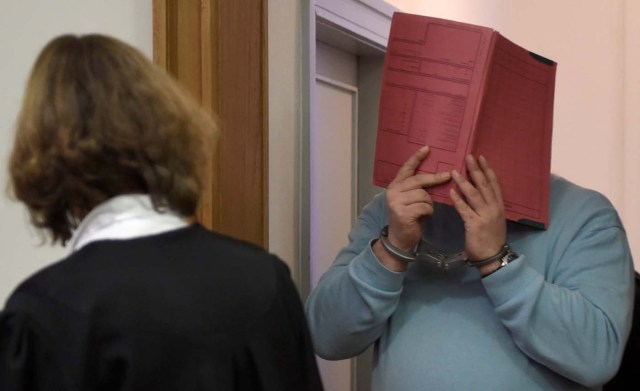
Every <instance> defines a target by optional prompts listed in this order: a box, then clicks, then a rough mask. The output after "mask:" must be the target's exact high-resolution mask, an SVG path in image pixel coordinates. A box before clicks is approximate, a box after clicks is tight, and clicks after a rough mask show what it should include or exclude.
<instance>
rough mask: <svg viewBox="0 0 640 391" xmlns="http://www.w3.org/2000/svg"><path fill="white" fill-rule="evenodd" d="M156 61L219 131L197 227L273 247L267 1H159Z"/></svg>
mask: <svg viewBox="0 0 640 391" xmlns="http://www.w3.org/2000/svg"><path fill="white" fill-rule="evenodd" d="M153 59H154V62H155V63H156V64H158V65H160V66H161V67H163V68H164V69H166V70H167V71H168V72H169V73H170V74H172V75H173V76H174V77H175V78H176V79H177V80H178V82H179V83H181V84H182V85H183V86H184V87H185V88H186V89H187V90H188V91H189V92H191V93H192V94H193V96H194V97H195V98H196V99H198V101H199V102H201V103H202V105H203V106H204V108H205V109H206V110H207V111H208V112H210V113H211V114H212V115H213V117H214V118H215V119H216V120H217V122H218V126H219V129H220V138H219V142H218V146H217V148H216V150H215V151H213V153H214V158H213V159H212V161H213V163H212V165H211V167H209V170H208V172H209V175H208V176H207V181H206V186H205V189H204V191H203V195H202V198H201V205H200V208H199V210H198V214H197V219H198V221H199V222H201V223H202V224H203V225H204V226H206V227H208V228H210V229H213V230H215V231H218V232H221V233H224V234H227V235H230V236H233V237H236V238H239V239H243V240H247V241H249V242H252V243H254V244H257V245H259V246H261V247H263V248H266V247H267V245H268V203H267V195H268V107H267V102H268V100H267V97H268V95H267V77H268V75H267V70H268V68H267V0H234V1H227V0H153Z"/></svg>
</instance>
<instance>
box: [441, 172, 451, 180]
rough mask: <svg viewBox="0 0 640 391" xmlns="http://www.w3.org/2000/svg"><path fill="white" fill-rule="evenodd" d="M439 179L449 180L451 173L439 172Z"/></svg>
mask: <svg viewBox="0 0 640 391" xmlns="http://www.w3.org/2000/svg"><path fill="white" fill-rule="evenodd" d="M440 178H442V179H449V178H451V173H449V172H441V173H440Z"/></svg>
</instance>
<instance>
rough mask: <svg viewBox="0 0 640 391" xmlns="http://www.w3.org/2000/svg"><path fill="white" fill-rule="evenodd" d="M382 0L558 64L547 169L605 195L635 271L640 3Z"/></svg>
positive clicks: (639, 248)
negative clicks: (474, 29)
mask: <svg viewBox="0 0 640 391" xmlns="http://www.w3.org/2000/svg"><path fill="white" fill-rule="evenodd" d="M387 2H388V3H390V4H392V5H394V6H396V7H397V8H398V9H401V10H403V11H405V12H409V13H415V14H423V15H429V16H435V17H441V18H445V19H453V20H457V21H461V22H467V23H474V24H480V25H483V26H487V27H492V28H494V29H496V30H498V31H500V33H502V34H503V35H505V36H506V37H507V38H509V39H510V40H512V41H514V42H516V43H518V44H519V45H521V46H524V47H525V48H527V49H529V50H531V51H534V52H536V53H538V54H541V55H543V56H545V57H549V58H551V59H553V60H555V61H556V62H557V63H558V73H557V75H556V96H555V110H554V130H553V131H554V134H553V147H552V149H553V152H552V162H551V169H552V171H553V172H555V173H558V174H560V175H562V176H564V177H566V178H568V179H570V180H572V181H573V182H575V183H577V184H579V185H582V186H586V187H589V188H592V189H595V190H598V191H600V192H602V193H603V194H605V195H606V196H607V197H608V198H609V199H610V200H611V202H612V203H613V204H614V205H615V206H616V208H617V209H618V212H619V213H620V215H621V217H622V219H623V222H624V224H625V226H626V229H627V234H628V237H629V240H630V242H631V246H632V252H633V254H635V258H636V259H635V263H636V269H639V270H640V206H639V205H638V204H639V203H638V202H637V196H638V194H639V193H640V157H639V155H640V135H639V134H638V132H639V131H640V114H639V113H640V77H639V71H640V28H639V27H638V22H640V1H638V0H562V1H557V0H536V1H531V0H387Z"/></svg>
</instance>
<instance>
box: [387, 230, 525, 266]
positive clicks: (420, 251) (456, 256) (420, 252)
mask: <svg viewBox="0 0 640 391" xmlns="http://www.w3.org/2000/svg"><path fill="white" fill-rule="evenodd" d="M379 240H380V244H382V247H384V249H385V250H387V251H388V252H389V253H390V254H392V255H393V256H394V257H395V258H396V259H398V260H401V261H403V262H407V263H408V262H414V261H418V262H423V263H427V264H429V265H432V266H434V267H437V268H439V269H443V270H451V269H456V268H458V267H461V266H463V265H467V266H469V267H480V266H483V265H487V264H489V263H492V262H495V261H498V260H499V261H500V266H499V268H502V267H503V266H506V265H507V264H508V263H509V262H511V261H513V260H514V259H516V258H517V257H518V254H516V253H515V252H513V251H512V250H511V247H509V245H508V244H507V243H505V244H504V245H503V246H502V248H501V249H500V251H499V252H498V253H497V254H496V255H494V256H492V257H489V258H487V259H483V260H479V261H470V260H469V258H468V257H467V253H466V252H465V251H459V252H454V253H447V252H445V251H442V250H438V249H436V248H434V247H432V246H431V245H429V244H428V243H427V242H425V241H424V240H420V242H419V243H418V244H417V245H416V247H415V249H414V251H413V252H410V253H409V252H406V251H403V250H400V249H399V248H397V247H395V246H394V245H392V244H391V243H390V242H389V226H388V225H385V226H384V227H383V228H382V230H381V231H380V237H379Z"/></svg>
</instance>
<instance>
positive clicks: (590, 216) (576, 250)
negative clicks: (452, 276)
mask: <svg viewBox="0 0 640 391" xmlns="http://www.w3.org/2000/svg"><path fill="white" fill-rule="evenodd" d="M592 201H593V200H592ZM596 201H598V200H596ZM580 208H581V209H582V210H583V211H585V210H586V211H589V212H587V213H584V212H583V213H578V212H577V211H576V210H574V211H573V212H575V213H574V214H573V218H567V219H566V220H567V222H566V223H562V224H560V225H561V226H560V227H556V228H560V229H557V231H556V232H557V235H554V236H557V238H556V240H555V242H554V243H553V245H550V246H549V248H548V249H546V250H544V249H540V251H539V252H538V253H535V254H533V253H531V254H524V255H523V256H521V257H520V258H519V259H517V260H515V261H514V262H513V264H512V265H511V264H510V265H509V267H505V268H503V269H501V270H499V271H498V272H496V273H494V274H492V275H490V276H488V277H486V278H483V280H482V281H483V284H484V286H485V288H486V290H487V293H488V295H489V297H490V298H491V300H492V301H493V303H494V305H495V309H496V313H497V314H498V316H499V317H500V319H501V320H502V322H503V324H504V325H505V326H506V327H507V328H508V330H509V331H510V333H511V335H512V337H513V339H514V342H515V343H516V345H517V346H518V347H519V348H520V349H521V350H522V351H523V352H524V353H525V354H526V355H527V356H529V357H530V358H531V359H533V360H535V361H537V362H538V363H540V364H542V365H544V366H546V367H548V368H549V369H551V370H553V371H554V372H557V373H559V374H561V375H563V376H565V377H567V378H569V379H571V380H573V381H575V382H577V383H580V384H583V385H585V386H587V387H597V386H600V385H602V384H603V383H605V382H606V381H607V380H608V379H610V378H611V377H612V376H613V375H614V374H615V373H616V371H617V368H618V366H619V365H620V360H621V358H622V354H623V351H624V347H625V343H626V340H627V338H628V334H629V330H630V327H631V323H630V322H631V308H632V303H633V292H634V287H633V262H632V259H631V254H630V250H629V246H628V243H627V239H626V235H625V232H624V230H623V227H622V225H621V223H620V222H619V219H618V217H617V214H616V213H615V211H614V210H613V208H612V207H611V206H610V205H609V204H608V203H606V202H599V201H598V202H590V203H588V204H582V205H579V206H578V209H580ZM565 216H570V213H567V214H566V215H565ZM536 257H545V258H546V259H544V260H540V259H535V258H536ZM530 262H531V263H537V264H541V263H544V264H546V265H547V269H546V270H544V271H543V272H541V271H538V270H534V268H532V267H530V266H529V263H530Z"/></svg>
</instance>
